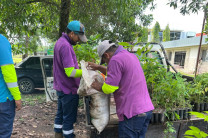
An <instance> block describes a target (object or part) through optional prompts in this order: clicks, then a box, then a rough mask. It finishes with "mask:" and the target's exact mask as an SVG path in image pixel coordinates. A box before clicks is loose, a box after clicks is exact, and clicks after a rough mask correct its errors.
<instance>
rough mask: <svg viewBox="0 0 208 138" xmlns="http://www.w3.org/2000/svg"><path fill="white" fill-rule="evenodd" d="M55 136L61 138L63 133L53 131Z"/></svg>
mask: <svg viewBox="0 0 208 138" xmlns="http://www.w3.org/2000/svg"><path fill="white" fill-rule="evenodd" d="M55 138H63V134H62V133H56V132H55Z"/></svg>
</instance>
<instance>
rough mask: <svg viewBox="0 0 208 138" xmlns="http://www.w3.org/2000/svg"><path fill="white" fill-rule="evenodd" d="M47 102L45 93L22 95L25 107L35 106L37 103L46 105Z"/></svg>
mask: <svg viewBox="0 0 208 138" xmlns="http://www.w3.org/2000/svg"><path fill="white" fill-rule="evenodd" d="M45 101H46V96H45V93H43V94H22V103H23V105H31V106H34V105H35V104H37V103H44V102H45Z"/></svg>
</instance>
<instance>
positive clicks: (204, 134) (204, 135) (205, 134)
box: [200, 131, 208, 138]
mask: <svg viewBox="0 0 208 138" xmlns="http://www.w3.org/2000/svg"><path fill="white" fill-rule="evenodd" d="M200 135H201V136H202V137H204V138H206V137H207V136H208V134H207V133H205V132H203V131H201V132H200Z"/></svg>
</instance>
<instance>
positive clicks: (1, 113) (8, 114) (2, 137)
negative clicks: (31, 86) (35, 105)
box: [0, 34, 21, 138]
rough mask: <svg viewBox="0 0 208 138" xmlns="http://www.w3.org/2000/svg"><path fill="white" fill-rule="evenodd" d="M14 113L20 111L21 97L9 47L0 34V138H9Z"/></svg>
mask: <svg viewBox="0 0 208 138" xmlns="http://www.w3.org/2000/svg"><path fill="white" fill-rule="evenodd" d="M15 108H16V111H18V110H20V109H21V95H20V91H19V87H18V85H17V75H16V71H15V68H14V63H13V59H12V52H11V45H10V43H9V41H8V40H7V39H6V37H4V36H3V35H1V34H0V138H10V137H11V134H12V129H13V122H14V117H15Z"/></svg>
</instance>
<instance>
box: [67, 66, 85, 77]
mask: <svg viewBox="0 0 208 138" xmlns="http://www.w3.org/2000/svg"><path fill="white" fill-rule="evenodd" d="M64 70H65V73H66V75H67V76H68V77H74V78H79V77H81V76H82V70H81V69H74V67H69V68H64Z"/></svg>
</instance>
